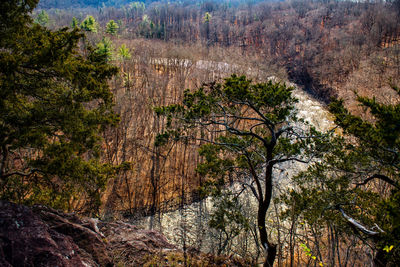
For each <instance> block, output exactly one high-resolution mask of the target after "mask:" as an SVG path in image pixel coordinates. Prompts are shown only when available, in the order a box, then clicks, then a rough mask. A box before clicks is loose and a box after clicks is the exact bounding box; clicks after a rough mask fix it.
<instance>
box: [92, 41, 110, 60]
mask: <svg viewBox="0 0 400 267" xmlns="http://www.w3.org/2000/svg"><path fill="white" fill-rule="evenodd" d="M113 50H114V46H113V44H112V41H111V40H110V38H107V37H105V38H103V39H102V40H101V42H99V43H98V44H97V48H96V51H95V52H96V53H97V54H98V55H100V56H101V57H102V58H104V60H105V61H106V62H107V61H110V60H112V59H113Z"/></svg>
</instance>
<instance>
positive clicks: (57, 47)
mask: <svg viewBox="0 0 400 267" xmlns="http://www.w3.org/2000/svg"><path fill="white" fill-rule="evenodd" d="M36 4H37V1H17V0H15V1H5V2H4V1H3V2H1V4H0V6H1V10H2V14H1V15H2V27H1V28H0V35H1V36H2V38H1V39H0V87H1V90H0V94H1V95H0V198H2V199H8V200H12V201H17V202H21V203H28V204H30V203H37V202H40V203H44V204H48V205H51V206H53V207H57V208H62V209H72V208H73V206H71V202H70V201H71V200H73V198H74V197H75V196H76V197H79V198H80V200H82V201H84V200H86V201H87V202H86V204H87V205H86V207H87V208H88V209H87V211H88V212H91V213H95V212H96V211H97V210H98V207H99V205H100V194H101V192H102V190H103V189H104V187H105V184H106V181H107V178H108V177H109V176H110V175H112V173H113V172H114V168H113V167H112V166H109V165H105V164H102V163H101V161H100V151H101V150H100V148H101V147H100V141H101V137H100V133H101V131H102V129H104V127H106V126H108V125H112V124H115V123H116V122H117V120H118V117H117V115H116V114H115V113H114V112H113V110H112V108H113V96H112V93H111V91H110V88H109V86H108V83H107V81H108V79H109V78H110V77H112V76H113V75H115V74H116V73H117V69H116V68H115V67H113V66H111V65H108V64H107V63H106V61H105V58H104V55H101V54H99V53H95V52H94V51H93V49H92V48H90V47H89V48H88V51H87V52H86V53H85V54H86V55H87V56H83V55H81V54H79V52H78V51H79V47H78V43H79V42H80V41H81V40H82V38H83V36H84V35H83V34H82V33H80V31H79V30H78V29H76V28H75V29H73V30H69V29H65V28H64V29H60V30H57V31H51V30H48V29H46V28H44V27H42V26H40V25H38V24H33V21H32V19H31V18H30V16H29V12H31V11H32V10H33V8H34V7H35V6H36Z"/></svg>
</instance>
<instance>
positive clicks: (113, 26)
mask: <svg viewBox="0 0 400 267" xmlns="http://www.w3.org/2000/svg"><path fill="white" fill-rule="evenodd" d="M118 29H119V26H118V24H117V23H116V22H115V21H114V20H110V21H109V22H108V23H107V25H106V33H108V34H111V35H116V34H117V32H118Z"/></svg>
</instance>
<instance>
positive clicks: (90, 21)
mask: <svg viewBox="0 0 400 267" xmlns="http://www.w3.org/2000/svg"><path fill="white" fill-rule="evenodd" d="M81 29H82V30H84V31H87V32H97V30H98V24H97V22H96V20H95V18H94V17H93V16H87V17H86V18H85V19H84V20H83V21H82V24H81Z"/></svg>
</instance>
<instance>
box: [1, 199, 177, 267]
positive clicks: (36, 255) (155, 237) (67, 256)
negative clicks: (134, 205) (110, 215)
mask: <svg viewBox="0 0 400 267" xmlns="http://www.w3.org/2000/svg"><path fill="white" fill-rule="evenodd" d="M175 249H176V248H175V246H173V245H171V244H170V243H168V241H167V239H166V238H165V237H164V236H163V235H161V234H160V233H158V232H156V231H150V230H143V229H139V228H137V227H136V226H134V225H131V224H127V223H124V222H111V223H107V222H101V221H99V220H97V219H93V218H79V217H78V216H76V215H75V214H65V213H62V212H59V211H56V210H54V209H51V208H48V207H45V206H39V205H37V206H34V207H32V208H28V207H25V206H22V205H17V204H13V203H10V202H6V201H0V266H1V267H3V266H4V267H8V266H43V267H47V266H49V267H50V266H51V267H54V266H58V267H64V266H65V267H69V266H71V267H89V266H93V267H97V266H101V267H103V266H104V267H106V266H114V264H123V266H142V265H143V264H144V263H145V262H146V259H148V258H149V257H152V256H153V255H154V254H160V253H167V252H169V251H171V250H175Z"/></svg>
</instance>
